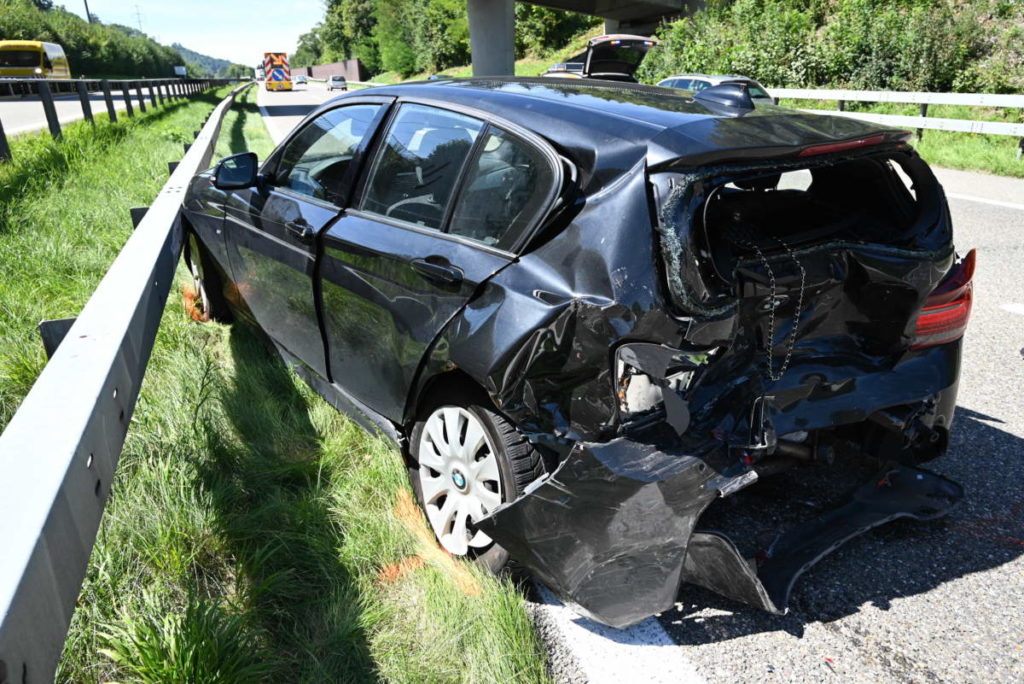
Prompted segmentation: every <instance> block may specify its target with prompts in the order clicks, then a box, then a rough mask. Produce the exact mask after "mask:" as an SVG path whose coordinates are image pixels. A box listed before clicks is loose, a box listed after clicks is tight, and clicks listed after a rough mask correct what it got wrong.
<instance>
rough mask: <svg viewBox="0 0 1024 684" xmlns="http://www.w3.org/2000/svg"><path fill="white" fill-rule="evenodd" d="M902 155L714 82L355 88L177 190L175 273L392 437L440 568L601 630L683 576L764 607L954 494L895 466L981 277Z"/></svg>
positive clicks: (942, 394) (864, 133)
mask: <svg viewBox="0 0 1024 684" xmlns="http://www.w3.org/2000/svg"><path fill="white" fill-rule="evenodd" d="M907 141H908V134H907V133H906V132H904V131H898V130H887V129H880V128H878V127H877V126H874V125H871V124H867V123H863V122H858V121H855V120H851V119H848V118H838V117H828V116H816V115H810V114H805V113H801V112H797V111H792V110H787V109H783V108H780V107H775V106H772V105H769V104H762V103H757V104H755V103H754V102H753V101H751V99H750V97H749V96H748V95H747V93H746V92H745V90H744V89H743V88H742V87H741V86H735V85H728V86H719V87H715V88H709V89H707V90H705V91H702V92H701V93H699V94H697V95H691V94H689V93H682V92H680V91H673V90H670V89H665V88H657V87H648V86H638V85H632V84H615V83H607V84H601V83H595V82H575V81H554V80H550V79H534V80H530V79H490V80H465V81H450V80H449V81H445V80H437V81H432V82H430V83H423V84H407V85H401V86H394V87H381V88H374V89H372V90H369V91H360V92H355V93H350V94H348V95H345V96H342V97H339V98H336V99H334V100H332V101H330V102H328V103H326V104H325V105H323V106H321V107H320V108H319V109H317V110H316V111H315V112H313V113H312V114H310V115H309V116H308V117H307V118H306V119H305V120H304V121H303V122H302V123H301V124H300V125H299V126H298V127H297V128H296V129H295V130H294V131H293V132H292V133H291V134H290V135H289V136H288V138H286V139H285V140H284V141H283V142H282V144H281V145H280V146H278V148H277V149H276V150H275V151H274V152H273V154H271V155H270V157H269V158H268V159H267V160H266V161H265V162H263V164H262V165H260V166H258V165H257V162H256V159H255V156H254V155H251V154H243V155H236V156H234V157H229V158H228V159H225V160H223V161H222V162H221V163H220V164H218V165H217V166H216V167H215V168H213V169H211V170H210V171H207V172H205V173H202V174H200V175H199V176H197V177H196V178H195V179H194V180H193V182H192V184H191V187H190V188H189V190H188V193H187V196H186V199H185V201H184V205H183V209H182V218H183V221H184V222H185V227H186V229H187V230H188V231H189V235H190V238H189V240H188V249H187V253H186V257H187V258H188V260H189V263H190V265H191V268H192V271H193V273H194V274H195V277H196V281H197V286H198V290H199V292H200V294H201V296H202V302H203V306H204V307H205V309H206V311H207V313H208V314H209V315H210V316H211V317H213V318H215V319H220V320H229V319H231V318H232V317H240V318H244V319H247V320H249V321H251V322H253V323H255V325H257V326H258V327H260V328H261V329H262V330H264V331H265V332H266V334H267V336H268V337H269V338H270V339H271V340H272V341H273V342H274V344H275V345H276V346H277V348H278V349H279V350H280V352H281V354H282V355H283V356H284V357H285V358H286V359H287V360H288V361H289V362H290V363H291V364H292V365H293V366H294V367H295V368H296V370H297V372H298V373H299V374H300V375H302V376H303V377H304V378H305V379H306V380H307V381H308V382H310V383H311V384H312V385H313V387H314V388H316V389H317V390H318V391H319V392H321V393H322V394H323V395H324V396H325V397H327V398H328V400H330V401H331V402H332V403H333V404H334V405H335V406H337V407H338V408H339V409H341V410H343V411H345V412H347V413H349V414H350V415H352V416H353V417H354V418H355V419H356V420H357V421H359V422H360V423H361V424H363V425H364V426H365V427H367V428H368V429H372V430H378V431H380V432H382V433H384V434H385V435H388V436H389V437H391V438H392V439H393V440H394V441H395V442H397V443H398V444H399V445H400V447H401V449H402V453H403V454H404V456H405V458H406V459H407V463H408V466H409V470H410V476H411V479H412V483H413V486H414V489H415V490H416V492H417V494H418V495H419V497H420V503H421V504H422V506H423V509H424V511H425V514H426V518H427V519H428V521H429V523H430V525H431V527H432V528H433V530H434V532H435V534H436V535H437V539H438V541H439V543H440V544H441V545H442V546H443V547H444V548H445V549H447V550H448V551H449V552H451V553H452V554H455V555H461V556H467V557H472V558H476V559H477V560H479V561H480V562H482V563H485V564H487V565H488V566H490V567H492V568H495V569H497V568H499V567H501V566H503V565H504V564H505V563H506V562H507V561H508V560H509V558H510V557H511V558H512V559H515V560H516V561H518V562H519V563H520V564H522V565H524V566H526V567H527V568H529V569H530V570H531V571H532V572H533V573H534V574H535V576H536V577H538V578H539V579H540V580H541V581H543V582H544V583H546V584H547V585H548V586H550V587H551V588H552V589H553V590H554V591H555V592H556V593H557V594H558V595H560V596H561V597H562V598H563V599H564V600H566V601H567V602H570V603H571V604H573V605H575V606H576V607H577V608H578V609H579V610H580V611H581V612H583V613H584V614H587V615H590V616H592V617H594V618H595V619H597V620H600V621H602V622H605V623H607V624H610V625H614V626H624V625H628V624H630V623H633V622H636V621H638V620H640V619H642V618H644V617H645V616H648V615H651V614H653V613H656V612H659V611H661V610H663V609H665V608H668V607H670V606H671V605H672V603H673V601H674V600H675V596H676V594H677V592H678V589H679V586H680V584H681V583H682V582H692V583H696V584H699V585H702V586H705V587H707V588H710V589H712V590H714V591H717V592H719V593H721V594H724V595H726V596H728V597H731V598H734V599H736V600H739V601H744V602H746V603H749V604H752V605H754V606H757V607H759V608H762V609H764V610H768V611H771V612H777V613H781V612H784V611H785V610H786V605H787V601H788V597H789V593H790V590H791V588H792V585H793V583H794V581H795V580H796V578H797V576H798V575H799V574H800V573H801V572H803V571H804V570H805V569H807V568H808V567H809V566H810V565H811V564H812V563H814V562H816V561H817V560H818V559H820V558H821V557H822V556H824V555H825V554H826V553H828V552H829V551H831V550H833V549H834V548H836V547H837V546H839V545H840V544H842V543H843V542H845V541H846V540H848V539H850V538H851V537H853V536H855V535H857V534H859V533H861V532H864V531H865V530H868V529H870V528H872V527H874V526H877V525H880V524H883V523H885V522H887V521H890V520H893V519H895V518H899V517H911V518H915V519H919V520H928V519H932V518H935V517H938V516H941V515H943V514H945V513H946V512H947V511H948V510H949V509H950V507H951V506H953V505H954V504H955V503H956V502H957V501H958V500H959V499H960V498H961V497H962V490H961V488H960V487H959V486H958V485H957V484H955V483H953V482H951V481H949V480H946V479H944V478H942V477H940V476H938V475H936V474H933V473H930V472H928V471H927V470H925V469H923V468H921V467H920V466H921V464H922V463H923V462H925V461H928V460H931V459H934V458H936V457H938V456H940V455H942V454H943V453H944V451H945V448H946V443H947V435H948V431H949V428H950V423H951V420H952V418H953V410H954V406H955V402H956V391H957V382H958V375H959V370H960V348H961V338H962V335H963V333H964V329H965V327H966V324H967V319H968V317H969V315H970V310H971V296H972V286H971V276H972V273H973V268H974V257H973V252H972V253H970V254H968V255H966V256H964V257H962V258H960V257H958V256H957V254H956V253H955V251H954V248H953V242H952V229H951V225H950V218H949V212H948V209H947V206H946V201H945V198H944V195H943V192H942V189H941V187H940V186H939V184H938V183H937V182H936V180H935V178H934V176H933V175H932V173H931V171H930V170H929V168H928V166H927V165H926V164H925V163H924V162H923V161H922V160H921V159H920V157H919V156H918V155H917V154H916V153H915V152H914V150H913V149H911V148H910V147H909V146H908V144H907ZM808 492H810V493H808ZM766 496H768V497H769V498H771V499H773V500H776V501H781V502H782V504H783V506H785V504H786V501H787V500H788V499H790V498H792V499H794V500H795V499H796V498H797V497H798V496H799V497H801V498H806V497H807V496H818V497H821V498H822V502H821V505H815V506H814V507H813V509H808V508H806V507H803V508H801V507H799V506H797V507H795V508H794V510H790V509H785V508H784V510H785V513H784V514H781V515H780V514H776V513H773V514H770V515H769V514H767V513H765V512H764V510H765V508H764V502H765V501H766ZM825 499H827V501H825ZM808 510H810V514H807V511H808Z"/></svg>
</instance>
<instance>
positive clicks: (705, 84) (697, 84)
mask: <svg viewBox="0 0 1024 684" xmlns="http://www.w3.org/2000/svg"><path fill="white" fill-rule="evenodd" d="M710 87H711V82H710V81H700V80H697V79H694V80H693V86H692V87H691V90H693V92H695V93H699V92H700V91H702V90H707V89H708V88H710Z"/></svg>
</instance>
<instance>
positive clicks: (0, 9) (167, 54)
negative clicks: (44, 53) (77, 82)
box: [0, 0, 185, 78]
mask: <svg viewBox="0 0 1024 684" xmlns="http://www.w3.org/2000/svg"><path fill="white" fill-rule="evenodd" d="M0 38H3V39H5V40H43V41H47V42H52V43H58V44H59V45H61V46H62V47H63V48H64V52H65V54H67V57H68V61H69V62H70V63H71V73H72V75H73V76H75V77H81V76H90V77H101V76H148V77H150V78H161V77H170V76H173V75H174V66H176V65H180V64H184V63H185V61H184V60H183V58H182V56H181V55H180V54H178V52H177V51H176V50H173V49H171V48H169V47H167V46H165V45H160V44H159V43H157V42H156V41H154V40H153V39H151V38H149V37H148V36H146V35H145V34H144V33H142V32H141V31H137V30H135V29H132V28H129V27H127V26H118V25H116V24H111V25H107V24H101V23H92V24H90V23H89V22H87V21H85V20H84V19H82V18H81V17H79V16H77V15H75V14H72V13H71V12H68V11H66V10H64V9H63V8H58V9H50V10H46V11H43V10H40V9H39V8H38V7H36V3H33V2H31V0H0Z"/></svg>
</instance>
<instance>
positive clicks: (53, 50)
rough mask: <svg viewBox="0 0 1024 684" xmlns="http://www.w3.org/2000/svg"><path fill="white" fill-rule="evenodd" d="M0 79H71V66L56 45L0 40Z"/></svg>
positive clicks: (62, 51)
mask: <svg viewBox="0 0 1024 684" xmlns="http://www.w3.org/2000/svg"><path fill="white" fill-rule="evenodd" d="M0 78H71V66H70V65H69V64H68V58H67V57H66V56H65V55H64V48H62V47H61V46H60V45H57V44H56V43H43V42H41V41H38V40H0Z"/></svg>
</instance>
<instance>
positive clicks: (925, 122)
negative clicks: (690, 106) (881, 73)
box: [769, 88, 1024, 159]
mask: <svg viewBox="0 0 1024 684" xmlns="http://www.w3.org/2000/svg"><path fill="white" fill-rule="evenodd" d="M769 92H770V93H771V96H772V97H773V98H775V101H776V102H778V101H779V100H780V99H783V98H786V99H790V100H835V101H836V102H837V103H838V104H837V110H836V111H828V110H822V109H804V110H803V111H805V112H812V113H814V114H822V113H827V114H832V115H834V116H846V117H850V118H852V119H862V120H864V121H871V122H873V123H877V124H882V125H885V126H893V127H896V128H913V129H916V130H917V135H918V137H919V138H920V137H921V135H922V131H923V130H925V129H930V130H936V131H960V132H963V133H985V134H988V135H1010V136H1014V137H1017V138H1020V142H1019V144H1018V147H1017V158H1018V159H1020V157H1021V155H1022V153H1024V123H1009V122H1005V121H976V120H972V119H944V118H937V117H929V116H928V106H929V105H963V106H968V107H999V108H1004V107H1010V108H1020V109H1024V95H1002V94H997V93H925V92H890V91H885V90H825V89H820V90H818V89H801V88H770V89H769ZM847 102H892V103H897V104H916V105H919V107H920V109H919V112H920V115H919V116H902V115H899V114H872V113H870V112H850V111H846V103H847Z"/></svg>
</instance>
